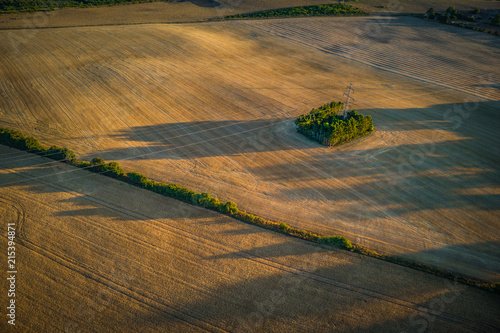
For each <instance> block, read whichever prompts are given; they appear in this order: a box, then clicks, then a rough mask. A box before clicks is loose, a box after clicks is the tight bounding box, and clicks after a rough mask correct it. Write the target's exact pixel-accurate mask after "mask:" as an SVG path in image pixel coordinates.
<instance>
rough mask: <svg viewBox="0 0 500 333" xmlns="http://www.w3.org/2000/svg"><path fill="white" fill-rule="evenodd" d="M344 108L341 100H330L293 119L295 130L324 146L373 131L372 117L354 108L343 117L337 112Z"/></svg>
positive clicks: (340, 142)
mask: <svg viewBox="0 0 500 333" xmlns="http://www.w3.org/2000/svg"><path fill="white" fill-rule="evenodd" d="M343 108H344V104H343V103H342V102H331V103H329V104H325V105H323V106H321V107H319V108H317V109H312V111H311V112H310V113H309V114H303V115H301V116H300V117H298V118H297V119H296V120H295V125H297V131H298V132H299V133H301V134H303V135H305V136H307V137H309V138H311V139H314V140H316V141H318V142H320V143H321V144H323V145H326V146H333V145H337V144H342V143H345V142H349V141H351V140H354V139H356V138H359V137H361V136H363V135H366V134H368V133H371V132H373V130H374V127H373V119H372V117H371V116H364V115H362V114H359V113H357V112H356V110H353V111H350V112H348V113H347V117H346V118H345V119H344V118H343V116H342V115H339V114H338V113H339V112H340V111H341V110H342V109H343Z"/></svg>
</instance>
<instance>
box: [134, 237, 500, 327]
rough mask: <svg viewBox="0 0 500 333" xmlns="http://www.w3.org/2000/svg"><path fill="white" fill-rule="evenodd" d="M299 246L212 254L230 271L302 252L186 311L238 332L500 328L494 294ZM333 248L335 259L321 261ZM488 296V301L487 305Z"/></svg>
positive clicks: (166, 319)
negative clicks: (253, 261)
mask: <svg viewBox="0 0 500 333" xmlns="http://www.w3.org/2000/svg"><path fill="white" fill-rule="evenodd" d="M291 247H299V248H300V247H302V246H301V245H299V244H296V243H292V242H290V243H281V244H275V245H273V246H268V247H264V248H255V249H253V250H252V251H250V252H249V251H235V252H233V253H228V254H226V255H218V256H212V257H209V258H206V260H207V262H208V263H213V266H215V267H219V268H220V269H221V270H225V269H229V268H227V267H226V266H231V265H234V261H235V260H236V261H245V260H248V259H252V258H253V255H254V254H256V255H257V257H258V258H266V259H271V261H269V262H266V264H271V265H273V264H276V263H284V262H287V261H286V260H282V259H284V258H287V257H288V256H294V259H293V264H292V266H293V267H294V269H293V270H289V268H290V267H286V268H284V269H277V270H276V272H275V274H273V275H270V276H266V277H260V278H248V279H245V280H244V281H240V282H238V283H234V282H227V283H221V284H218V286H217V287H214V288H212V289H211V290H209V291H207V290H204V294H203V297H201V299H198V300H197V301H193V302H188V303H187V304H185V303H184V304H185V305H184V304H183V305H182V306H180V307H179V311H181V312H182V313H187V314H189V315H190V316H192V317H194V318H196V321H197V322H204V323H208V324H211V325H214V326H216V327H220V328H223V329H225V330H229V331H235V332H271V331H272V332H274V331H293V332H334V331H335V332H337V331H341V332H406V331H410V332H413V331H418V330H419V329H422V327H423V326H424V325H425V328H426V329H430V330H431V331H455V330H461V329H464V328H468V329H471V328H474V329H479V330H481V331H484V332H494V331H496V330H498V328H499V327H500V326H499V325H500V320H498V318H495V316H493V315H492V314H493V313H495V312H496V311H498V310H500V307H499V305H498V302H496V301H497V296H495V295H494V294H491V293H487V292H485V291H482V290H475V289H473V290H471V289H470V287H467V286H465V285H462V284H460V283H457V282H454V281H449V280H445V279H442V278H438V277H434V276H431V275H428V274H427V273H423V272H418V271H414V270H412V269H406V268H402V267H400V266H397V265H393V264H389V263H384V262H379V261H377V260H373V259H368V260H363V261H362V262H360V263H356V264H348V265H338V264H337V265H335V264H333V263H334V262H335V259H333V258H334V257H336V256H337V255H338V254H337V255H336V254H335V252H333V253H328V251H327V250H321V251H320V252H316V251H314V250H311V249H309V250H308V251H304V250H300V249H298V250H297V249H295V250H290V249H291ZM305 247H307V248H309V247H311V248H313V246H305ZM451 251H453V248H450V249H447V252H451ZM325 254H326V255H325ZM330 254H332V257H331V259H332V262H330V264H327V265H324V264H325V263H324V262H320V261H318V258H323V259H325V258H328V256H329V255H330ZM249 255H250V256H249ZM311 258H312V259H311ZM260 262H262V261H260ZM332 264H333V265H332ZM249 266H250V262H249ZM207 278H208V279H210V277H207ZM471 296H472V298H471ZM476 297H479V299H481V300H480V301H479V303H477V300H478V299H476ZM161 301H163V300H161ZM161 301H160V302H161ZM165 301H167V302H168V299H165ZM469 302H472V303H469ZM481 302H486V303H487V304H488V305H487V308H488V310H486V312H485V311H484V310H483V309H481V305H482V304H481ZM436 303H438V304H439V307H436ZM473 304H476V305H473ZM471 306H472V307H471ZM477 306H479V308H478V307H477ZM360 317H361V318H364V319H363V320H360ZM429 318H431V319H430V320H429ZM423 319H425V320H423ZM144 320H145V321H148V322H149V321H154V322H155V323H158V325H160V326H161V327H167V328H168V327H169V325H170V324H173V323H174V322H175V320H176V319H173V318H172V317H170V316H166V315H155V316H152V317H147V318H144Z"/></svg>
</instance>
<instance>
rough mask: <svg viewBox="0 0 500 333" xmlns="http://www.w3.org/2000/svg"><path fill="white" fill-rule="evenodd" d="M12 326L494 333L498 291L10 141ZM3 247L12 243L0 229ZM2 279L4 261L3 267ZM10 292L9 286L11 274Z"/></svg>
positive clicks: (5, 194) (3, 209) (4, 174)
mask: <svg viewBox="0 0 500 333" xmlns="http://www.w3.org/2000/svg"><path fill="white" fill-rule="evenodd" d="M0 156H1V157H0V182H1V184H2V185H3V186H2V188H1V189H0V203H1V204H0V213H1V216H2V222H5V223H2V224H1V226H0V230H1V232H2V234H6V232H7V227H6V225H7V222H9V223H14V224H15V225H16V232H17V234H16V243H17V245H16V253H17V254H16V256H17V271H18V275H17V285H16V306H17V307H16V309H17V312H16V327H12V326H10V325H8V324H7V323H6V320H5V318H4V319H3V320H1V321H0V329H1V331H2V332H61V331H62V332H198V331H210V332H227V331H231V332H332V331H340V332H418V331H426V330H428V331H434V332H495V331H497V330H498V328H499V327H500V320H499V318H498V316H496V314H497V313H498V311H499V307H498V302H497V301H498V296H497V295H495V294H493V293H490V292H486V291H483V290H479V289H476V288H473V287H467V286H464V285H461V284H458V283H455V282H453V281H449V280H444V279H442V278H438V277H435V276H432V275H429V274H427V273H423V272H419V271H415V270H413V269H409V268H405V267H401V266H397V265H394V264H390V263H387V262H383V261H379V260H376V259H372V258H368V257H364V256H360V255H357V254H353V253H350V252H346V251H341V250H332V249H325V248H321V247H319V246H316V245H314V244H311V243H308V242H304V241H301V240H297V239H294V238H290V237H287V236H283V235H280V234H276V233H273V232H269V231H268V230H264V229H261V228H258V227H255V226H251V225H247V224H244V223H241V222H239V221H235V220H232V219H231V218H228V217H225V216H222V215H219V214H217V213H214V212H210V211H207V210H204V209H201V208H196V207H193V206H190V205H186V204H183V203H180V202H178V201H175V200H172V199H169V198H165V197H162V196H159V195H156V194H154V193H151V192H147V191H145V190H142V189H138V188H135V187H132V186H130V185H128V184H124V183H120V182H117V181H114V180H111V179H109V178H106V177H103V176H99V175H96V174H91V173H88V172H86V171H82V170H80V169H76V168H73V167H70V166H67V165H63V164H61V163H58V162H54V161H52V160H48V159H45V158H41V157H38V156H33V155H30V154H27V153H24V152H19V151H16V150H14V149H9V148H6V147H3V146H2V147H0ZM0 239H1V245H2V248H5V247H6V244H5V243H6V241H5V238H4V237H1V238H0ZM0 276H1V277H2V278H5V272H4V271H2V274H1V275H0ZM0 286H1V287H0V292H1V293H2V295H6V293H7V290H6V289H7V284H5V283H2V284H0Z"/></svg>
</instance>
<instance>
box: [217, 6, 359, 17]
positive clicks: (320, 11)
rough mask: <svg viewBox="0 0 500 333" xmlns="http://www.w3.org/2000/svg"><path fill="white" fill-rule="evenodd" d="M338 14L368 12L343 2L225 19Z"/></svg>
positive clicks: (282, 9) (238, 15)
mask: <svg viewBox="0 0 500 333" xmlns="http://www.w3.org/2000/svg"><path fill="white" fill-rule="evenodd" d="M339 15H368V13H366V12H364V11H362V10H360V9H358V8H354V7H352V6H350V5H344V4H330V5H314V6H301V7H290V8H281V9H275V10H265V11H261V12H255V13H248V14H237V15H230V16H226V17H225V19H229V20H233V19H247V18H275V17H299V16H339Z"/></svg>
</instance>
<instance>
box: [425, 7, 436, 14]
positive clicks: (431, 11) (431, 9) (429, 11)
mask: <svg viewBox="0 0 500 333" xmlns="http://www.w3.org/2000/svg"><path fill="white" fill-rule="evenodd" d="M435 13H436V12H435V10H434V8H429V9H428V10H427V14H428V15H432V16H434V14H435Z"/></svg>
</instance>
